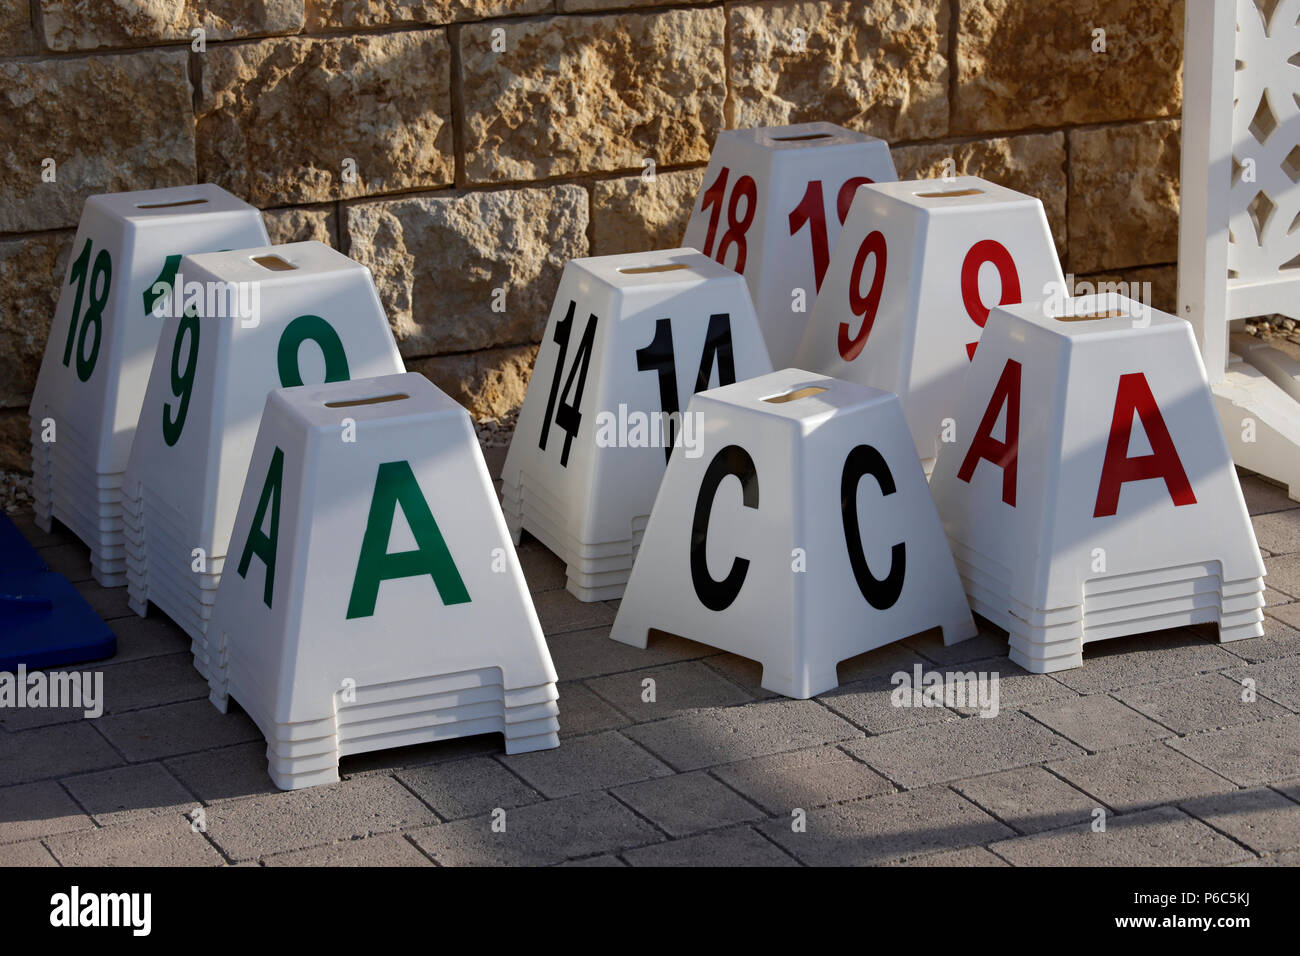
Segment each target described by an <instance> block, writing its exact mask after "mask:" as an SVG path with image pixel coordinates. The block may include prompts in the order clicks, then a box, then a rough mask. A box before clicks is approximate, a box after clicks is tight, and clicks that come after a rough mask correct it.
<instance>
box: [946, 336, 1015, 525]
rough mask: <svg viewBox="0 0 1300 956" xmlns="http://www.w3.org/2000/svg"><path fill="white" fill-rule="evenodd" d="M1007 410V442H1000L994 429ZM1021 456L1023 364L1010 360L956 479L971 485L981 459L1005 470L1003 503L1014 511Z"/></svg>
mask: <svg viewBox="0 0 1300 956" xmlns="http://www.w3.org/2000/svg"><path fill="white" fill-rule="evenodd" d="M1003 405H1006V407H1007V439H1006V441H998V440H997V439H995V438H994V437H993V426H994V425H996V424H997V421H998V415H999V413H1001V411H1002V406H1003ZM1019 454H1020V363H1019V362H1017V361H1016V360H1015V359H1007V365H1006V368H1004V369H1003V370H1002V377H1001V378H999V379H998V384H997V385H996V386H994V388H993V397H992V398H991V399H989V407H988V408H987V409H986V410H985V412H984V417H983V418H982V419H981V420H980V427H979V430H978V431H976V432H975V440H974V441H972V442H971V443H970V449H969V450H968V451H967V452H966V458H965V459H964V460H963V461H962V463H961V470H960V471H958V472H957V477H958V478H960V479H961V480H962V481H965V482H969V481H970V479H971V476H972V475H973V474H975V466H976V465H978V464H979V461H980V459H981V458H987V459H988V460H989V461H991V462H993V464H995V465H997V466H998V467H999V468H1001V469H1002V500H1003V501H1005V502H1006V503H1007V504H1009V505H1010V506H1011V507H1013V508H1014V507H1015V506H1016V459H1017V456H1018V455H1019Z"/></svg>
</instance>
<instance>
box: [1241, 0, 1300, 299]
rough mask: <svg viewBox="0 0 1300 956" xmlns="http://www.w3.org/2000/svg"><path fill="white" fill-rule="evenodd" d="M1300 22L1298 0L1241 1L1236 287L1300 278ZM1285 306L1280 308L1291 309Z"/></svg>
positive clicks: (1299, 0) (1299, 4) (1299, 1)
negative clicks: (1299, 22)
mask: <svg viewBox="0 0 1300 956" xmlns="http://www.w3.org/2000/svg"><path fill="white" fill-rule="evenodd" d="M1297 21H1300V0H1237V38H1236V64H1235V67H1236V69H1235V71H1234V82H1233V109H1232V187H1231V190H1230V192H1229V199H1228V205H1229V220H1228V235H1229V244H1228V270H1229V276H1230V279H1231V282H1230V285H1232V286H1237V285H1255V284H1257V283H1261V282H1276V281H1278V280H1283V281H1285V280H1290V279H1297V278H1300V271H1298V270H1300V24H1298V23H1297ZM1284 305H1286V303H1279V311H1289V310H1288V309H1285V308H1283V306H1284ZM1290 308H1291V309H1294V308H1295V306H1294V305H1291V307H1290Z"/></svg>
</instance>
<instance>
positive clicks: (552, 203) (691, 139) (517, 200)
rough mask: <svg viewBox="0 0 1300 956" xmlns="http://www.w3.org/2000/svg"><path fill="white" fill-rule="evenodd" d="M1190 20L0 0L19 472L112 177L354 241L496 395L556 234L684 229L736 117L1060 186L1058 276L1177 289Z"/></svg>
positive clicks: (934, 170) (1081, 7) (793, 2)
mask: <svg viewBox="0 0 1300 956" xmlns="http://www.w3.org/2000/svg"><path fill="white" fill-rule="evenodd" d="M1182 18H1183V12H1182V0H760V2H735V3H687V2H677V0H213V2H209V3H200V2H195V0H0V134H2V135H3V148H0V469H9V470H26V468H27V459H28V454H29V449H28V445H27V411H26V409H27V405H28V402H29V399H30V396H31V390H32V386H33V384H34V382H35V377H36V372H37V369H38V367H39V364H40V357H41V354H42V352H43V349H44V345H45V339H46V336H47V334H48V329H49V321H50V315H51V313H52V311H53V308H54V304H55V301H56V299H57V295H58V288H59V285H60V282H61V279H62V276H63V273H64V270H65V269H66V266H67V255H68V250H69V247H70V245H71V240H72V234H73V230H74V229H75V227H76V224H77V219H78V216H79V214H80V210H81V206H82V203H83V201H84V200H85V198H86V196H88V195H91V194H93V193H99V192H108V191H117V190H130V189H148V188H155V187H161V186H175V185H183V184H187V183H194V182H205V181H206V182H215V183H217V184H219V185H221V186H223V187H225V188H226V189H229V190H230V191H232V192H234V193H236V194H237V195H239V196H241V197H243V198H244V199H246V200H248V201H249V202H251V203H253V204H255V205H257V206H259V207H260V208H262V209H263V210H265V212H266V218H267V227H268V230H269V231H270V233H271V236H272V239H273V241H276V242H287V241H293V240H297V239H305V238H316V239H320V240H322V241H325V242H329V243H330V244H332V245H334V246H335V247H336V248H339V249H341V250H342V251H343V252H345V253H347V254H348V255H350V256H352V257H353V258H355V259H357V260H359V261H361V262H363V263H365V264H366V265H367V266H369V267H370V269H371V270H372V272H373V273H374V276H375V281H376V283H377V284H378V287H379V290H380V294H381V297H382V298H383V301H384V304H385V306H386V308H387V310H388V315H389V318H390V320H391V322H392V324H393V331H394V333H395V335H396V336H397V341H398V343H399V345H400V347H401V350H402V353H403V355H404V356H405V357H406V359H407V363H408V366H409V367H410V368H412V369H414V370H418V371H421V372H423V373H425V374H426V375H428V376H429V377H430V378H431V379H432V380H433V381H435V382H437V383H438V384H439V385H440V386H442V387H443V388H444V389H446V390H447V391H449V392H450V393H451V394H453V395H454V396H456V397H457V398H458V399H460V400H461V401H463V402H465V403H466V404H467V405H468V406H469V407H470V408H471V411H472V412H473V413H474V414H475V415H476V416H478V417H497V416H501V415H505V414H508V413H509V412H510V411H511V410H512V409H514V408H515V407H517V406H518V404H519V403H520V402H521V401H522V398H523V394H524V388H525V386H526V384H527V380H528V374H529V371H530V369H531V366H532V360H533V357H534V355H535V353H536V348H537V342H538V341H539V339H540V337H541V332H542V328H543V325H544V323H545V319H546V313H547V310H548V308H549V305H550V301H551V298H552V295H553V294H554V291H555V287H556V284H557V282H558V280H559V276H560V271H561V269H562V268H563V266H564V263H565V262H566V261H567V260H569V259H571V258H574V257H576V256H583V255H599V254H605V253H613V252H627V251H634V250H639V249H650V248H665V247H671V246H674V245H676V244H677V243H678V242H679V241H680V239H681V235H682V231H683V230H684V228H685V224H686V218H687V215H688V213H689V209H690V206H691V202H692V200H693V199H694V197H695V195H696V192H697V190H698V189H699V186H700V181H701V178H702V175H703V167H704V165H705V164H706V163H707V161H708V157H709V151H710V148H711V146H712V144H713V141H714V138H715V137H716V135H717V132H718V131H719V130H720V129H725V128H730V127H743V126H755V125H773V124H783V123H796V122H804V121H809V120H817V119H821V120H829V121H832V122H835V123H839V124H841V125H844V126H848V127H851V128H853V129H858V130H862V131H864V132H867V133H871V134H873V135H875V136H879V137H882V138H884V139H886V140H888V141H889V142H890V144H891V146H892V148H893V153H894V159H895V162H896V164H897V166H898V169H899V174H900V176H902V177H904V178H909V177H917V176H927V175H940V174H941V173H942V171H943V170H944V168H945V165H949V164H947V161H948V160H949V159H951V160H952V163H951V166H952V167H953V168H955V170H956V171H957V172H958V173H971V174H974V175H979V176H984V177H986V178H988V179H991V180H995V181H997V182H1001V183H1004V184H1006V185H1008V186H1010V187H1012V188H1015V189H1019V190H1022V191H1024V192H1028V193H1032V194H1034V195H1036V196H1038V197H1040V198H1041V199H1042V201H1043V203H1044V205H1045V207H1046V210H1047V215H1048V219H1049V220H1050V222H1051V225H1052V228H1053V232H1054V234H1055V237H1056V240H1057V244H1058V246H1059V249H1060V252H1061V255H1062V258H1063V265H1064V266H1065V269H1066V271H1067V272H1072V273H1075V274H1076V275H1078V276H1079V277H1089V278H1097V277H1101V276H1104V277H1107V278H1127V279H1130V280H1133V279H1136V280H1139V281H1150V282H1152V284H1153V290H1154V302H1155V304H1156V305H1157V306H1159V307H1162V308H1172V304H1173V297H1174V265H1173V263H1174V262H1175V260H1176V255H1177V203H1178V150H1179V114H1180V110H1181V69H1182ZM1099 30H1100V31H1103V33H1102V34H1098V33H1097V31H1099ZM196 31H198V32H196ZM1099 36H1102V37H1104V46H1105V49H1104V51H1102V50H1099V49H1098V46H1099V44H1098V37H1099ZM647 161H653V163H654V168H655V176H654V178H653V181H650V180H649V178H648V177H645V176H643V175H642V173H643V170H644V169H645V168H646V164H647ZM50 169H52V170H53V172H54V176H53V181H49V179H50V176H49V175H48V172H47V170H50ZM43 173H45V175H43ZM496 290H504V293H503V294H504V301H505V309H504V311H499V310H496V309H494V308H493V304H494V298H495V301H498V302H499V301H500V296H501V293H497V292H496Z"/></svg>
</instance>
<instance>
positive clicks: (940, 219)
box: [797, 176, 1065, 474]
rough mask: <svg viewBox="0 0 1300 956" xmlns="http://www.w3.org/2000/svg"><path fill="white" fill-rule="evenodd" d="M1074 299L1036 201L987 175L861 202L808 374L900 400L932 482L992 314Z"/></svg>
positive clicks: (809, 341) (894, 188)
mask: <svg viewBox="0 0 1300 956" xmlns="http://www.w3.org/2000/svg"><path fill="white" fill-rule="evenodd" d="M1053 290H1055V291H1056V294H1057V295H1060V296H1063V295H1064V294H1065V280H1064V277H1063V276H1062V275H1061V266H1060V263H1059V261H1058V259H1057V256H1056V245H1055V244H1054V242H1053V241H1052V233H1051V230H1050V229H1049V228H1048V225H1047V216H1046V215H1045V214H1044V213H1043V204H1042V203H1041V202H1039V201H1038V200H1037V199H1036V198H1034V197H1033V196H1027V195H1025V194H1024V193H1018V192H1015V191H1014V190H1011V189H1007V188H1006V187H1004V186H999V185H997V184H996V183H991V182H988V181H987V180H983V179H980V178H978V177H975V176H958V177H955V178H953V179H950V180H944V179H928V180H912V181H908V182H894V183H883V184H877V185H872V186H866V187H864V188H862V189H860V190H859V191H858V193H857V198H856V199H855V200H854V203H853V206H852V208H850V210H849V214H848V218H847V219H846V220H845V223H844V231H843V233H842V234H841V237H840V241H839V243H838V244H836V246H835V254H834V256H833V257H832V259H831V264H830V268H829V269H828V270H827V273H826V281H825V282H824V283H823V285H822V291H821V294H820V295H818V296H817V303H816V305H815V306H814V307H813V310H812V315H811V317H810V318H809V320H808V325H807V331H806V332H805V333H804V337H803V343H802V345H801V346H800V348H799V353H798V356H799V357H798V359H797V362H798V364H799V365H800V367H802V368H810V369H815V370H816V371H818V372H822V373H824V374H827V375H833V376H835V377H837V378H844V379H848V380H850V381H854V382H861V383H863V384H864V385H873V386H875V387H876V388H883V389H885V390H886V391H890V392H894V393H895V394H897V395H898V396H899V398H900V399H901V400H902V403H903V412H904V414H906V415H907V422H908V425H909V427H910V428H911V429H912V436H913V438H915V440H916V450H917V454H919V455H920V456H921V462H922V465H923V466H924V467H925V470H926V473H927V474H929V472H930V471H931V470H932V469H933V467H934V459H935V456H936V455H937V454H938V443H939V437H940V434H941V433H942V431H943V428H944V424H945V420H947V419H950V418H951V417H952V415H953V412H954V410H955V408H954V407H955V405H956V402H957V399H958V396H959V395H960V394H961V385H962V378H963V377H964V376H965V374H966V369H967V367H968V366H969V365H970V361H971V357H972V356H973V355H974V354H975V350H976V346H977V345H978V344H979V340H980V332H981V330H982V329H983V327H984V323H985V321H986V319H987V318H988V314H989V309H990V308H991V307H992V306H995V305H998V304H1011V303H1015V302H1020V301H1026V302H1028V301H1038V300H1040V299H1042V298H1044V297H1045V296H1047V295H1049V294H1051V293H1052V292H1053Z"/></svg>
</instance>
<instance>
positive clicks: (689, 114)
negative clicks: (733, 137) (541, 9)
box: [460, 9, 726, 183]
mask: <svg viewBox="0 0 1300 956" xmlns="http://www.w3.org/2000/svg"><path fill="white" fill-rule="evenodd" d="M723 27H724V24H723V13H722V11H721V10H720V9H707V10H705V9H691V10H668V11H663V12H659V13H628V14H623V15H619V16H604V17H598V18H597V17H563V18H550V19H546V20H530V21H525V22H522V23H510V24H507V25H505V31H506V32H505V45H506V48H505V51H504V52H501V53H495V52H493V50H492V30H493V29H495V27H494V26H493V25H492V24H488V23H483V24H474V25H471V26H466V27H464V28H462V29H461V31H460V55H461V64H462V67H461V68H462V71H463V82H462V85H461V90H462V96H463V97H464V102H465V128H464V130H463V131H462V140H463V143H464V149H465V172H466V175H467V176H468V178H469V180H470V181H471V182H480V183H481V182H504V181H510V180H526V179H544V178H547V177H550V176H563V175H566V174H568V173H576V172H589V171H594V170H601V169H609V170H612V169H638V170H639V169H640V168H641V160H642V158H643V157H647V156H649V157H653V158H654V160H655V162H656V163H657V164H658V165H660V166H670V165H677V164H681V163H688V162H696V161H701V160H705V159H708V156H709V149H710V146H711V145H712V142H713V138H714V135H715V133H716V131H717V130H718V129H719V128H721V127H722V125H723V114H722V107H723V102H724V100H725V98H726V85H725V82H724V78H723V77H724V72H725V71H724V69H723V52H722V51H723V46H724V43H723Z"/></svg>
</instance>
